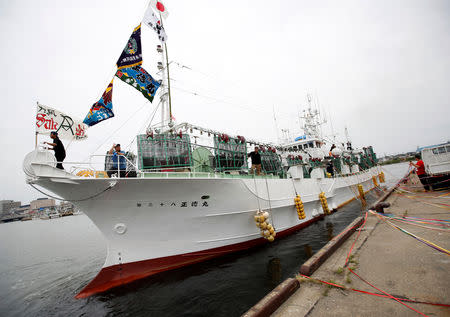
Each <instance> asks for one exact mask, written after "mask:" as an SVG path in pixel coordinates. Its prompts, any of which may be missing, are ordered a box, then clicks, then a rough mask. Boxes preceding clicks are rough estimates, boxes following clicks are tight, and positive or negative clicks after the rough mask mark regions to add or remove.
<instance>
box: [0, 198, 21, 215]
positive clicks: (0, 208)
mask: <svg viewBox="0 0 450 317" xmlns="http://www.w3.org/2000/svg"><path fill="white" fill-rule="evenodd" d="M20 205H21V203H20V201H14V200H0V217H3V216H6V215H8V214H9V213H10V211H11V210H12V209H15V208H19V207H20Z"/></svg>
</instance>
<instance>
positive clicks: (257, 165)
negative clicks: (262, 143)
mask: <svg viewBox="0 0 450 317" xmlns="http://www.w3.org/2000/svg"><path fill="white" fill-rule="evenodd" d="M248 156H249V157H250V158H251V159H252V167H251V168H250V174H253V173H254V171H255V169H256V175H260V174H261V154H259V148H258V147H257V146H255V150H254V151H253V152H250V153H249V154H248Z"/></svg>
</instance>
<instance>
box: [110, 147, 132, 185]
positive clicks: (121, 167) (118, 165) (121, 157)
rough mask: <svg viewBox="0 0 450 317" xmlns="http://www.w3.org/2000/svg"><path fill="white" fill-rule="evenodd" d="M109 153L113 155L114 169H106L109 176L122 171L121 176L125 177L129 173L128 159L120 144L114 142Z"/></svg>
mask: <svg viewBox="0 0 450 317" xmlns="http://www.w3.org/2000/svg"><path fill="white" fill-rule="evenodd" d="M108 154H109V155H112V163H113V166H112V169H111V170H109V171H106V173H107V174H108V176H109V177H111V175H113V174H115V173H118V172H119V171H120V173H119V174H120V177H125V176H126V173H127V161H126V159H125V153H123V152H122V151H121V150H120V144H113V146H112V147H111V149H110V150H109V151H108Z"/></svg>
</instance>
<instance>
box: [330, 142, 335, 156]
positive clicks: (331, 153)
mask: <svg viewBox="0 0 450 317" xmlns="http://www.w3.org/2000/svg"><path fill="white" fill-rule="evenodd" d="M335 148H336V145H334V144H333V145H332V146H331V149H330V152H329V153H328V156H331V157H334V155H333V150H334V149H335Z"/></svg>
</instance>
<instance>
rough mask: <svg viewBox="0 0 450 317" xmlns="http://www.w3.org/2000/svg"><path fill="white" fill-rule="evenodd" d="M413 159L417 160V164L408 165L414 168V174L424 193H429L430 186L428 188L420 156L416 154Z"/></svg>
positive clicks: (427, 177) (426, 176)
mask: <svg viewBox="0 0 450 317" xmlns="http://www.w3.org/2000/svg"><path fill="white" fill-rule="evenodd" d="M415 158H416V159H417V162H416V163H415V164H414V163H413V162H409V164H410V165H412V166H414V167H415V168H416V174H417V176H418V177H419V180H420V182H421V183H422V185H423V188H424V189H425V190H426V191H429V190H430V186H429V182H428V179H429V176H428V174H427V173H426V172H425V164H424V163H423V161H422V158H421V157H420V154H416V155H415Z"/></svg>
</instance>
